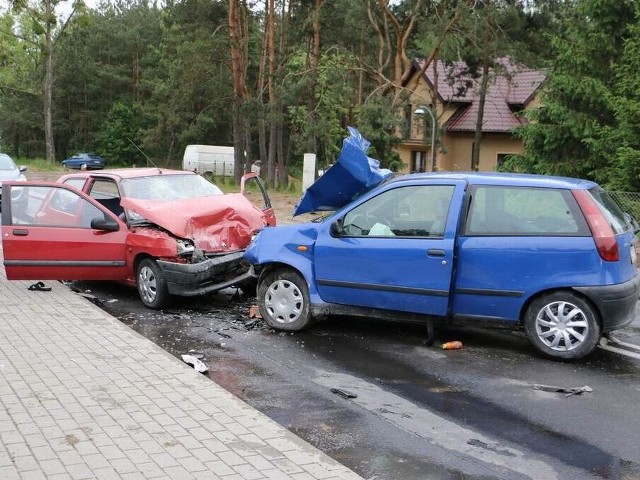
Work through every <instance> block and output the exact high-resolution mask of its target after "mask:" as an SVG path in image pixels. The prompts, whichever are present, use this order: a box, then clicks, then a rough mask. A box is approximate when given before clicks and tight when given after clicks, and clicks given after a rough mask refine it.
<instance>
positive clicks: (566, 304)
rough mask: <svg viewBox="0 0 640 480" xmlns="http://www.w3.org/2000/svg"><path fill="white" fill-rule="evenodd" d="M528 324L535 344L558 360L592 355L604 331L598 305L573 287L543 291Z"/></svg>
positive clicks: (528, 330) (527, 321) (534, 304)
mask: <svg viewBox="0 0 640 480" xmlns="http://www.w3.org/2000/svg"><path fill="white" fill-rule="evenodd" d="M524 328H525V332H526V333H527V337H528V338H529V341H530V342H531V343H532V344H533V346H534V347H536V348H537V349H538V350H539V351H540V352H542V353H543V354H544V355H546V356H547V357H550V358H554V359H558V360H575V359H579V358H583V357H585V356H586V355H589V354H590V353H591V352H592V351H593V350H594V349H595V347H596V345H597V344H598V341H599V340H600V336H601V334H602V333H601V328H600V323H599V321H598V313H597V311H596V310H595V308H594V307H593V306H592V305H591V304H590V303H589V302H587V301H586V300H584V299H583V298H582V297H580V296H578V295H576V294H574V293H572V292H569V291H562V292H554V293H550V294H547V295H543V296H541V297H539V298H537V299H535V300H534V301H533V302H531V305H530V306H529V308H528V309H527V313H526V316H525V321H524Z"/></svg>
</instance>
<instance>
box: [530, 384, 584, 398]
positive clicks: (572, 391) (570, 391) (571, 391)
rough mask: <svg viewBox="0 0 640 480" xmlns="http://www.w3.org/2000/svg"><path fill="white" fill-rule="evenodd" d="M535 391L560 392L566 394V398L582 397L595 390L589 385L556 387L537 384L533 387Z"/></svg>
mask: <svg viewBox="0 0 640 480" xmlns="http://www.w3.org/2000/svg"><path fill="white" fill-rule="evenodd" d="M533 389H534V390H541V391H543V392H559V393H565V394H566V395H565V397H570V396H572V395H582V394H583V393H585V392H586V393H588V392H593V388H591V387H590V386H588V385H585V386H583V387H556V386H554V385H539V384H536V385H534V386H533Z"/></svg>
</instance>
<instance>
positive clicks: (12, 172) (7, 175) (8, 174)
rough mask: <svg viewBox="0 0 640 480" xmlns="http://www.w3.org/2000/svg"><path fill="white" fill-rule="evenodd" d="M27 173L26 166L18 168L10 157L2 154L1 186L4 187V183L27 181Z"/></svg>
mask: <svg viewBox="0 0 640 480" xmlns="http://www.w3.org/2000/svg"><path fill="white" fill-rule="evenodd" d="M26 171H27V167H25V166H24V165H22V166H20V167H18V166H16V162H14V161H13V159H12V158H11V157H10V156H9V155H7V154H6V153H0V185H2V182H16V181H23V182H24V181H26V180H27V177H25V176H24V172H26ZM1 200H2V189H0V201H1ZM0 205H1V203H0Z"/></svg>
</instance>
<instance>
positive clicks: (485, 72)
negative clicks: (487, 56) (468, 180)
mask: <svg viewBox="0 0 640 480" xmlns="http://www.w3.org/2000/svg"><path fill="white" fill-rule="evenodd" d="M488 86H489V64H488V63H484V64H483V65H482V78H481V79H480V95H479V97H478V117H477V118H476V131H475V134H474V136H473V152H472V153H471V170H473V171H474V172H477V171H478V168H479V167H480V142H481V140H482V123H483V120H484V104H485V100H486V98H487V89H488Z"/></svg>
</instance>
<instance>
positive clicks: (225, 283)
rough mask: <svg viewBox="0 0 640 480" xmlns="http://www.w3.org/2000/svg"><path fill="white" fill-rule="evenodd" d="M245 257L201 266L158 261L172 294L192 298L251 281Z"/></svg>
mask: <svg viewBox="0 0 640 480" xmlns="http://www.w3.org/2000/svg"><path fill="white" fill-rule="evenodd" d="M243 255H244V252H243V251H240V252H234V253H229V254H227V255H223V256H220V257H214V258H208V259H206V260H204V261H202V262H199V263H175V262H168V261H165V260H158V265H159V266H160V268H161V269H162V273H163V274H164V278H165V281H166V283H167V290H168V291H169V293H170V294H172V295H180V296H184V297H192V296H196V295H203V294H205V293H211V292H217V291H219V290H222V289H224V288H227V287H231V286H233V285H239V284H241V283H243V282H245V281H247V280H249V279H251V278H252V274H251V272H250V269H249V265H247V264H245V263H244V262H243V261H242V257H243Z"/></svg>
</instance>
